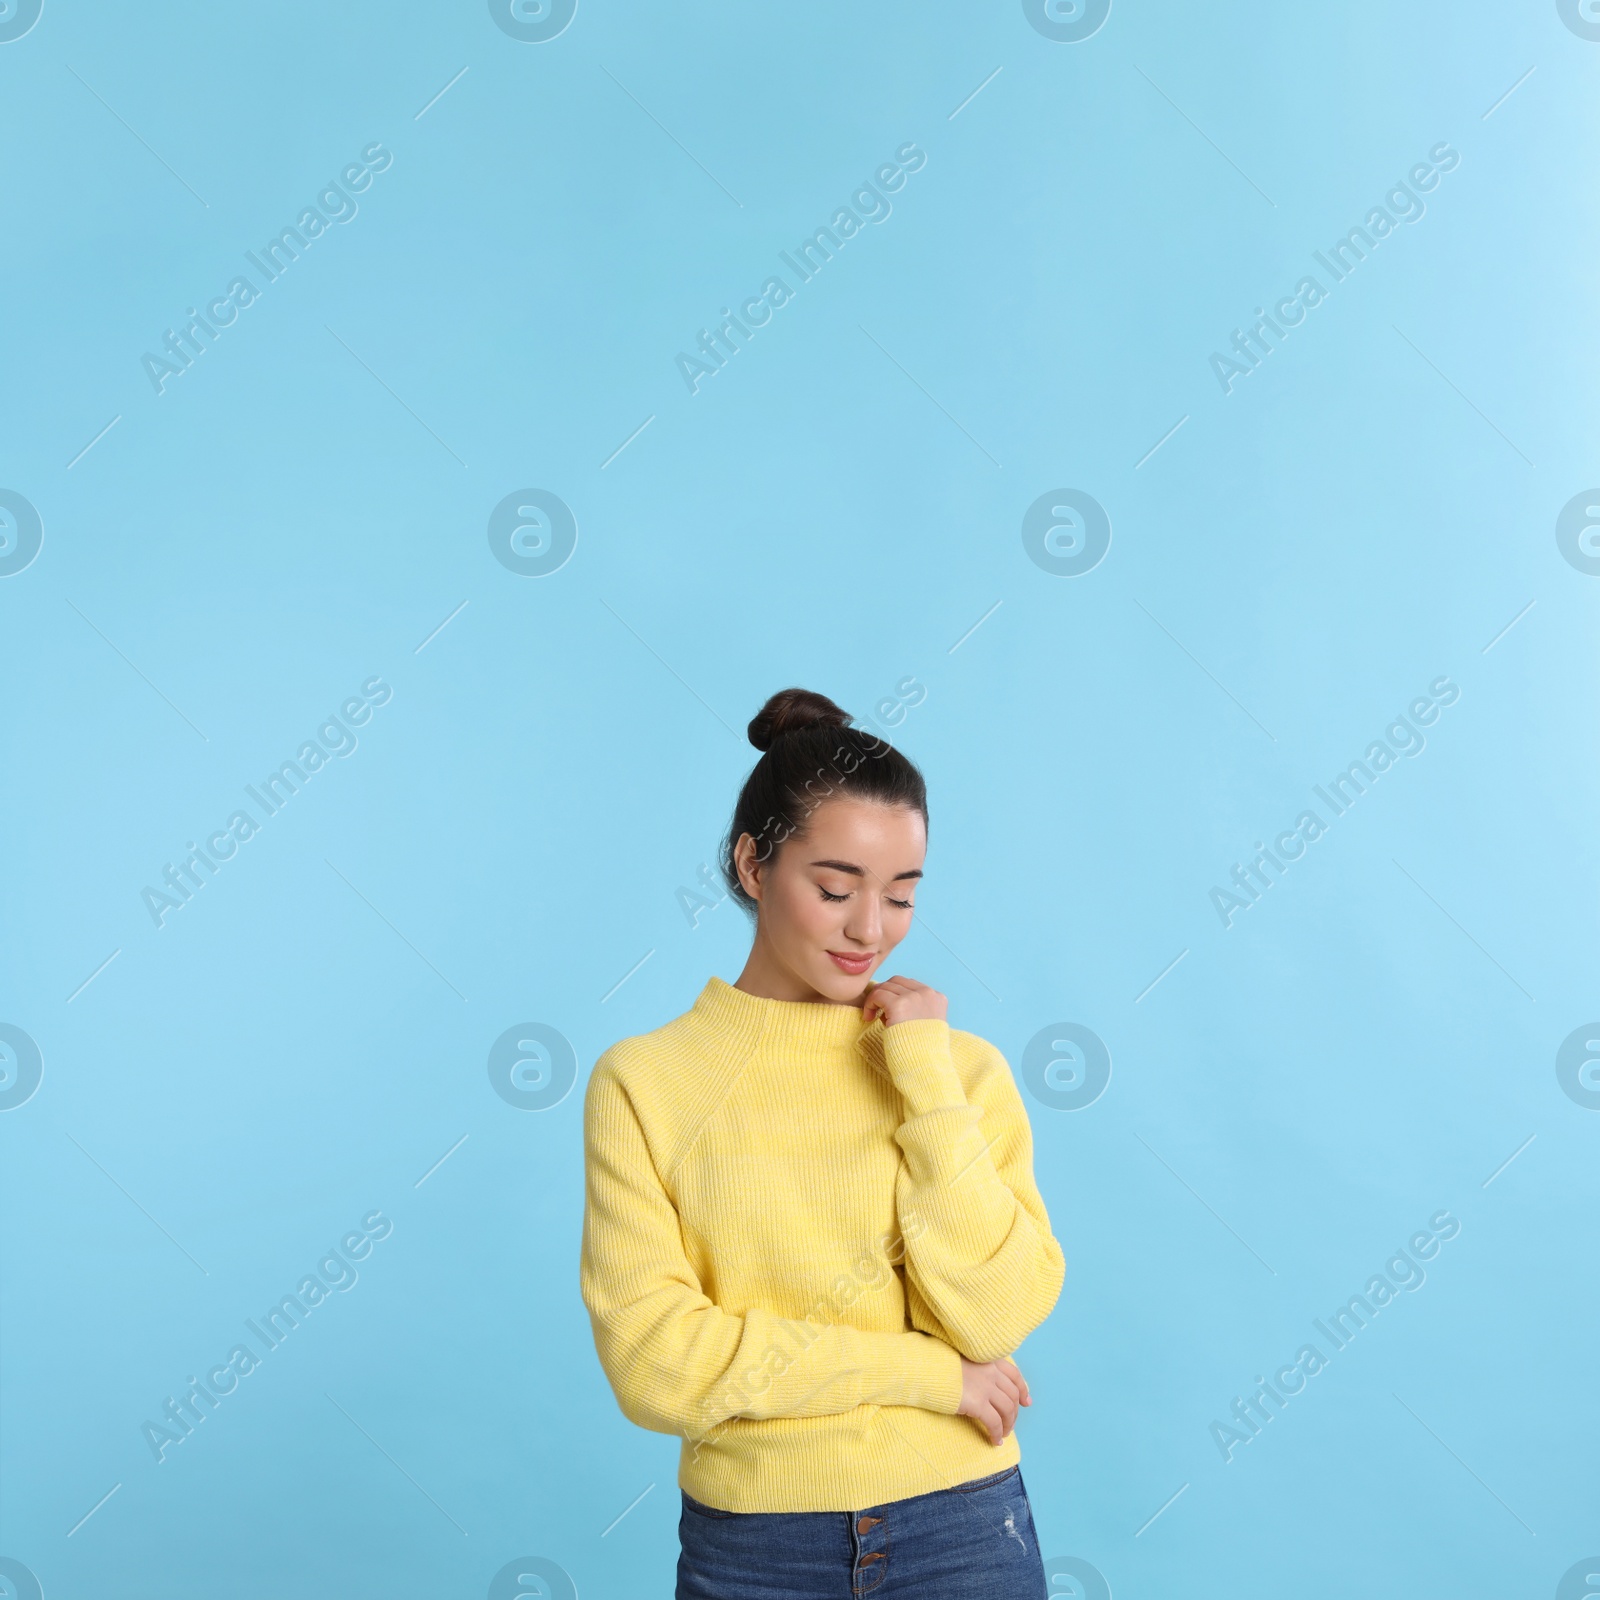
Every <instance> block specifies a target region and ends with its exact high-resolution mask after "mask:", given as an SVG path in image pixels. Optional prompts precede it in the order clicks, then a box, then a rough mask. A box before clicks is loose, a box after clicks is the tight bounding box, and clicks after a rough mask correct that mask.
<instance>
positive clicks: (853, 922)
mask: <svg viewBox="0 0 1600 1600" xmlns="http://www.w3.org/2000/svg"><path fill="white" fill-rule="evenodd" d="M844 931H845V934H846V936H847V937H848V938H850V939H853V940H854V941H855V942H856V943H857V944H859V945H864V946H865V947H866V948H867V949H869V950H871V949H876V948H877V946H878V943H879V941H880V940H881V938H882V937H883V908H882V907H881V906H880V905H879V904H878V890H877V887H876V886H875V885H874V886H873V887H872V888H870V889H869V890H868V891H867V892H866V893H865V894H863V895H862V896H861V898H860V899H858V900H857V901H856V903H855V905H854V906H853V907H852V908H851V912H850V916H849V918H848V919H847V920H846V922H845V925H844Z"/></svg>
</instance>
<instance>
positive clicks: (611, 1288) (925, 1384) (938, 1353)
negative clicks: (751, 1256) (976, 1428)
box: [579, 1058, 962, 1438]
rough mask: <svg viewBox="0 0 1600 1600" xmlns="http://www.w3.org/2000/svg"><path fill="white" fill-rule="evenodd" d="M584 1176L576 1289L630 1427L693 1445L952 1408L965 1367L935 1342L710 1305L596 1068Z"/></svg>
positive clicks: (646, 1163) (647, 1158)
mask: <svg viewBox="0 0 1600 1600" xmlns="http://www.w3.org/2000/svg"><path fill="white" fill-rule="evenodd" d="M584 1165H585V1178H586V1199H585V1207H584V1219H583V1248H582V1257H581V1264H580V1274H579V1275H580V1286H581V1290H582V1294H583V1301H584V1304H585V1305H586V1306H587V1307H588V1310H589V1318H590V1322H591V1324H592V1325H593V1328H594V1341H595V1349H596V1350H597V1352H598V1353H599V1356H600V1364H601V1366H602V1367H603V1368H604V1369H605V1373H606V1377H607V1378H608V1379H609V1380H610V1383H611V1387H612V1390H613V1392H614V1393H615V1394H616V1397H617V1403H618V1404H619V1405H620V1406H621V1408H622V1411H623V1414H624V1415H625V1416H626V1417H627V1418H628V1419H629V1420H630V1421H632V1422H635V1423H637V1424H638V1425H639V1426H640V1427H642V1428H650V1429H653V1430H654V1431H655V1432H657V1433H675V1434H680V1435H683V1436H684V1437H687V1438H699V1437H702V1436H703V1435H704V1434H706V1433H708V1432H710V1431H711V1430H712V1429H713V1428H715V1427H716V1426H717V1425H718V1424H720V1423H722V1422H725V1421H726V1420H727V1419H728V1418H729V1417H735V1416H741V1417H757V1418H763V1417H815V1416H827V1415H831V1414H833V1413H836V1412H841V1411H850V1410H853V1409H854V1408H855V1407H856V1406H859V1405H865V1404H869V1403H870V1404H876V1405H900V1406H917V1407H920V1408H921V1409H923V1410H926V1411H942V1412H948V1413H950V1414H952V1415H954V1414H955V1413H956V1412H958V1411H959V1410H960V1408H961V1405H962V1367H961V1358H960V1356H959V1355H958V1354H957V1353H956V1351H955V1350H954V1349H952V1348H951V1346H950V1345H948V1344H946V1343H945V1342H944V1341H942V1340H940V1339H936V1338H933V1337H931V1336H930V1335H928V1334H925V1333H916V1332H905V1333H869V1332H865V1331H863V1330H861V1329H859V1328H851V1327H847V1326H844V1325H842V1324H837V1323H832V1324H823V1323H820V1322H814V1321H811V1320H809V1319H804V1320H801V1319H795V1318H790V1317H779V1316H775V1315H773V1314H772V1313H771V1312H768V1311H765V1310H762V1309H760V1308H756V1307H753V1308H752V1309H750V1310H749V1311H747V1312H746V1313H745V1314H744V1315H743V1316H734V1315H731V1314H730V1313H728V1312H726V1311H723V1310H721V1309H720V1308H719V1307H718V1306H716V1305H714V1304H713V1303H712V1302H711V1300H710V1299H708V1298H707V1296H706V1295H705V1294H704V1293H703V1291H702V1290H701V1287H700V1281H699V1278H698V1277H697V1276H696V1274H695V1271H694V1268H693V1267H692V1266H691V1264H690V1262H689V1259H688V1257H687V1255H686V1254H685V1253H684V1249H683V1235H682V1231H681V1230H682V1222H681V1219H680V1218H679V1216H678V1212H677V1209H676V1208H675V1207H674V1205H673V1203H672V1201H671V1199H670V1198H669V1196H668V1195H667V1193H666V1190H665V1188H664V1187H663V1186H662V1183H661V1180H660V1178H659V1176H658V1175H657V1173H656V1169H655V1163H654V1161H653V1160H652V1158H651V1155H650V1150H649V1146H648V1144H647V1143H646V1141H645V1137H644V1131H643V1129H642V1128H641V1127H640V1124H639V1118H638V1115H637V1113H636V1111H635V1109H634V1106H633V1103H632V1101H631V1100H630V1099H629V1097H628V1093H627V1090H626V1089H625V1088H624V1086H623V1084H622V1083H621V1082H620V1080H619V1079H618V1078H617V1076H616V1074H615V1073H614V1072H613V1071H612V1070H610V1069H609V1068H608V1067H607V1066H606V1064H605V1062H604V1059H603V1058H602V1061H601V1063H600V1064H599V1065H597V1066H596V1067H595V1070H594V1074H593V1075H592V1077H591V1078H590V1080H589V1087H588V1089H587V1091H586V1093H585V1097H584Z"/></svg>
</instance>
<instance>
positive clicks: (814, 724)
mask: <svg viewBox="0 0 1600 1600" xmlns="http://www.w3.org/2000/svg"><path fill="white" fill-rule="evenodd" d="M747 731H748V735H749V739H750V743H751V744H753V745H754V746H755V747H756V749H757V750H759V751H761V752H762V755H761V759H760V760H759V761H758V762H756V764H755V766H754V767H752V768H751V769H750V775H749V777H747V778H746V779H745V780H744V787H743V788H742V789H741V790H740V791H739V799H738V803H737V804H736V805H735V806H734V808H733V820H732V822H731V823H730V824H729V825H728V833H727V837H726V838H725V839H724V840H723V842H722V862H721V864H722V878H723V882H724V883H726V884H727V886H728V892H729V894H731V895H732V896H733V898H734V899H735V900H737V901H738V902H739V904H740V905H742V906H743V907H744V909H745V910H746V911H749V912H752V913H753V912H754V911H755V909H756V902H755V901H754V900H752V899H751V898H750V896H749V895H748V894H746V893H745V889H744V885H743V884H742V883H740V882H739V869H738V868H737V867H736V866H735V865H734V861H733V850H734V846H735V845H736V844H738V842H739V839H740V836H741V835H742V834H746V833H748V834H749V835H750V836H751V838H753V839H754V840H755V842H756V859H757V860H758V861H769V860H771V859H772V858H773V856H774V855H775V854H776V853H777V850H778V848H779V846H780V845H782V844H783V843H784V841H785V840H787V839H792V838H795V837H797V836H798V835H800V834H802V833H804V831H805V827H806V823H807V821H808V820H809V819H810V816H811V813H812V812H813V811H815V810H816V809H817V807H818V806H819V805H821V804H822V802H823V801H824V800H826V799H828V798H830V797H831V796H833V795H839V794H842V795H850V796H853V797H854V798H856V799H859V800H871V801H874V802H875V803H876V804H878V805H885V806H909V807H911V809H912V810H914V811H917V812H919V813H921V816H922V824H923V827H924V828H926V827H927V825H928V788H927V785H926V784H925V783H924V782H923V778H922V774H921V773H920V772H918V771H917V769H916V767H915V765H914V764H913V763H912V762H911V761H909V760H907V759H906V757H905V756H903V755H901V753H900V752H899V751H898V750H896V749H895V748H894V746H893V745H892V744H890V743H889V742H888V741H887V740H885V739H880V738H879V737H878V736H877V735H876V734H875V733H868V732H867V731H866V730H865V729H864V728H858V727H856V726H854V724H852V722H851V721H850V718H849V715H848V714H847V713H846V712H844V711H841V710H840V709H839V707H838V706H836V705H835V704H834V703H833V701H831V700H830V699H828V697H827V696H826V695H821V694H813V693H812V692H811V691H810V690H809V689H780V690H779V691H778V692H777V693H776V694H775V695H773V696H772V698H771V699H770V700H768V701H767V703H766V704H765V705H764V706H762V708H761V709H760V710H759V711H758V712H757V713H756V714H755V716H753V717H752V718H751V719H750V726H749V729H748V730H747Z"/></svg>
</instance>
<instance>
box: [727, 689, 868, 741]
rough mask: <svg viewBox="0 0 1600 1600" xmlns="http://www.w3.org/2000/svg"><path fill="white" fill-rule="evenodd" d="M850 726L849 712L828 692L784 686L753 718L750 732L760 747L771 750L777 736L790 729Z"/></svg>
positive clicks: (802, 729) (795, 730)
mask: <svg viewBox="0 0 1600 1600" xmlns="http://www.w3.org/2000/svg"><path fill="white" fill-rule="evenodd" d="M849 726H850V717H849V715H848V714H847V713H846V712H844V711H841V710H840V709H839V708H838V706H836V705H835V704H834V703H833V701H831V700H830V699H829V698H828V697H827V695H825V694H813V693H812V692H811V691H810V690H809V689H780V690H779V691H778V692H777V693H776V694H775V695H773V696H772V698H771V699H770V700H768V701H767V703H766V704H765V705H764V706H762V708H761V709H760V710H759V711H758V712H756V714H755V715H754V716H753V717H752V718H751V719H750V726H749V728H748V730H747V732H748V735H749V739H750V743H751V744H753V745H754V746H755V747H756V749H757V750H761V751H767V750H770V749H771V748H772V741H773V740H774V739H777V738H779V737H780V736H781V735H783V734H786V733H803V732H804V731H805V730H806V729H807V728H847V727H849Z"/></svg>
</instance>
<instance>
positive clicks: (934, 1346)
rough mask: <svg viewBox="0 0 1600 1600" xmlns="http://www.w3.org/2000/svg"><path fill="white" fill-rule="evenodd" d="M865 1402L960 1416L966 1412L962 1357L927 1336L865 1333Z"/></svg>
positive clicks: (862, 1375) (863, 1388) (863, 1392)
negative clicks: (962, 1409) (963, 1404)
mask: <svg viewBox="0 0 1600 1600" xmlns="http://www.w3.org/2000/svg"><path fill="white" fill-rule="evenodd" d="M860 1338H861V1342H862V1345H863V1346H864V1348H863V1350H862V1351H861V1401H862V1403H863V1404H869V1405H887V1406H915V1407H916V1408H917V1409H918V1410H919V1411H941V1412H944V1413H945V1414H946V1415H948V1416H955V1415H956V1413H957V1412H958V1411H960V1409H961V1388H962V1382H961V1353H960V1351H958V1350H956V1349H955V1348H954V1347H953V1346H951V1345H948V1344H946V1343H945V1342H944V1341H943V1340H942V1339H935V1338H934V1337H933V1336H932V1335H931V1334H927V1333H913V1332H908V1333H862V1334H861V1335H860Z"/></svg>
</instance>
